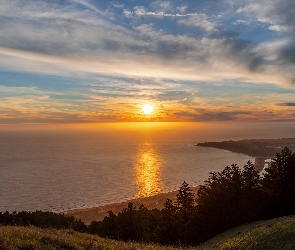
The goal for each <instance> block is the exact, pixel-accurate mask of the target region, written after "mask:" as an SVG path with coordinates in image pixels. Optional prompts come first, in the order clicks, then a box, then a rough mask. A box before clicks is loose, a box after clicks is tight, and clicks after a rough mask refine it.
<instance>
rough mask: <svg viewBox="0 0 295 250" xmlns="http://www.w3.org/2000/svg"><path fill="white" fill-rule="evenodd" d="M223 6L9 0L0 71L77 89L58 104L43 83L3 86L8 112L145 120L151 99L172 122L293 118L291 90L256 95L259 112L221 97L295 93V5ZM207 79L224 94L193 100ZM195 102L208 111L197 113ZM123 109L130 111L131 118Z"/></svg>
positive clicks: (2, 10)
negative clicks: (69, 83)
mask: <svg viewBox="0 0 295 250" xmlns="http://www.w3.org/2000/svg"><path fill="white" fill-rule="evenodd" d="M216 6H217V7H216ZM216 6H215V3H214V8H213V7H212V5H211V2H208V1H198V2H194V3H192V2H191V1H184V2H182V3H181V4H179V3H177V4H176V2H175V1H169V0H167V1H158V0H157V1H151V2H149V3H146V4H145V3H140V4H138V3H137V2H134V1H123V2H122V1H121V2H104V3H102V2H97V1H90V0H66V1H41V0H34V1H33V0H28V1H26V2H25V4H24V2H23V1H21V0H15V1H9V0H3V1H2V2H1V5H0V22H1V26H0V70H3V71H9V72H27V73H28V74H41V75H42V74H43V75H54V76H64V77H65V78H70V77H72V78H77V79H80V83H79V84H80V85H79V87H77V86H75V88H73V90H72V91H71V92H70V91H64V92H63V94H64V96H63V97H60V98H57V95H58V94H56V95H55V94H54V93H51V92H49V91H44V90H42V89H41V87H40V86H41V85H38V84H35V86H34V84H33V83H32V85H30V87H28V86H27V87H23V88H21V87H20V88H18V89H13V88H14V87H15V86H14V87H13V86H11V88H8V87H7V86H4V85H5V84H4V82H0V85H2V86H0V91H2V92H0V98H2V99H0V102H1V103H0V104H1V106H0V107H1V114H4V113H5V114H6V117H8V116H9V114H11V115H13V114H15V116H17V114H20V113H21V114H23V115H24V114H31V116H30V117H31V118H30V119H33V117H34V115H33V114H36V118H34V119H37V114H38V112H39V113H40V110H41V109H42V110H46V112H42V113H43V114H47V115H48V119H54V118H53V117H57V119H63V118H62V117H63V114H64V117H68V118H67V119H71V120H73V119H82V120H84V119H85V120H87V119H90V120H95V119H103V120H104V121H105V120H108V119H110V120H112V119H115V120H116V119H121V120H122V119H123V120H124V119H126V120H128V121H129V120H132V119H135V120H136V119H140V114H138V112H139V111H138V110H139V109H140V107H139V105H140V104H141V102H144V101H145V100H146V101H147V100H149V101H153V102H154V103H155V105H157V106H158V112H160V114H161V115H162V116H163V117H166V118H167V117H170V118H169V119H170V120H173V119H182V118H183V119H186V118H185V117H187V119H193V120H197V119H211V120H214V119H216V120H220V119H225V120H227V119H228V120H230V119H254V118H253V117H255V115H259V116H260V117H264V119H266V120H267V119H269V117H270V115H268V114H270V112H273V113H272V115H273V114H276V115H277V116H278V117H280V119H283V117H287V116H288V115H289V116H291V113H290V112H291V111H289V110H287V107H292V105H278V103H281V104H292V103H293V102H292V98H294V93H293V92H291V96H288V98H287V99H286V100H284V99H282V100H276V101H275V98H274V97H272V100H271V103H272V105H269V106H270V107H271V108H267V105H266V104H265V102H259V101H258V100H256V98H254V99H255V105H257V106H259V107H260V108H261V109H260V110H258V109H256V108H253V107H254V104H253V103H254V101H252V102H251V101H249V98H248V99H247V98H246V97H245V96H243V97H242V99H241V100H236V98H234V96H227V97H226V98H225V99H223V98H224V97H223V94H222V93H223V92H222V91H228V90H227V87H226V86H228V84H229V82H230V83H232V82H234V83H235V86H234V88H236V89H239V88H240V89H241V88H242V87H241V84H240V83H241V82H243V83H245V84H246V83H247V84H248V86H250V85H251V84H256V85H257V88H258V89H260V88H262V87H261V86H263V85H262V84H264V86H269V84H274V85H276V86H278V87H277V88H278V89H281V88H282V89H284V88H286V89H290V91H291V90H292V91H293V89H294V86H295V74H294V72H295V47H294V31H295V26H294V10H295V4H294V3H293V2H290V1H288V0H283V1H280V2H277V1H274V0H271V1H266V0H263V1H260V2H257V1H256V2H255V1H252V0H250V1H248V0H247V1H246V0H243V1H241V2H237V1H232V0H224V1H220V2H218V3H217V5H216ZM241 27H242V28H241ZM259 34H261V35H259ZM65 81H66V80H65ZM204 82H205V84H206V85H207V86H210V87H208V88H209V90H208V91H209V92H210V91H213V90H216V89H217V87H216V84H217V83H218V84H220V86H224V89H226V90H224V89H223V90H221V88H220V90H219V92H218V93H217V92H216V95H215V96H214V98H213V97H208V96H207V97H205V95H203V96H201V93H203V92H202V91H200V92H198V94H200V95H199V96H198V97H195V99H194V98H192V97H193V96H190V93H194V91H196V89H197V90H198V91H199V89H202V88H203V89H205V88H207V87H204V86H203V85H202V86H201V83H202V84H203V83H204ZM37 85H38V86H39V87H36V86H37ZM251 86H252V85H251ZM177 89H178V90H179V89H181V90H182V91H179V93H177ZM278 89H275V90H272V91H273V92H275V91H278ZM185 91H188V94H186V92H185ZM53 92H58V91H53ZM273 92H271V93H273ZM183 93H185V94H183ZM230 94H233V93H232V92H230ZM252 94H253V93H252ZM1 96H2V97H1ZM71 98H72V99H71ZM206 98H207V99H206ZM208 98H211V99H210V100H211V101H208ZM227 98H228V99H227ZM73 99H76V101H73ZM246 99H247V101H245V100H246ZM34 100H35V101H34ZM134 100H140V104H138V103H136V101H134ZM196 100H198V102H197V101H196ZM213 100H214V103H213ZM226 102H228V103H230V105H231V106H232V107H233V106H235V105H236V103H238V102H239V105H240V106H241V108H236V109H233V108H231V109H230V108H229V106H230V105H227V106H226V104H225V103H226ZM244 102H245V103H244ZM9 103H10V105H9ZM67 103H69V105H67ZM83 103H85V105H84V106H83ZM246 103H247V104H246ZM86 104H87V105H86ZM176 104H177V105H176ZM75 105H78V106H75ZM197 105H202V107H199V109H191V107H192V106H197ZM218 105H219V106H220V107H221V108H220V109H217V108H216V106H218ZM247 105H250V106H251V105H253V106H251V108H253V110H252V111H251V110H249V108H248V107H249V106H247ZM176 106H177V108H176ZM13 107H14V108H13ZM42 107H43V108H42ZM96 107H99V108H96ZM262 107H263V108H262ZM126 108H127V109H128V110H129V111H130V112H125V113H124V112H123V110H124V109H125V110H126ZM172 108H173V109H175V108H176V109H175V110H173V109H172ZM12 109H13V110H14V111H13V110H12ZM98 109H99V111H98ZM271 109H272V110H271ZM277 109H279V110H281V111H282V110H284V112H285V113H284V114H279V112H277V111H276V110H277ZM262 110H264V111H265V110H266V111H267V112H264V111H262ZM2 111H5V112H2ZM17 112H18V113H17ZM123 113H124V114H123ZM262 113H263V114H265V115H261V114H262ZM164 114H165V115H164ZM28 117H29V116H28ZM95 117H96V118H95ZM122 117H124V118H122ZM173 117H174V118H173ZM181 117H182V118H181ZM189 117H191V118H189ZM202 117H203V118H202ZM3 119H4V118H3ZM28 119H29V118H28ZM44 119H45V118H44ZM46 119H47V118H46ZM155 119H160V116H159V117H157V118H156V117H155Z"/></svg>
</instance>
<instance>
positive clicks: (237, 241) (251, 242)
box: [200, 216, 295, 250]
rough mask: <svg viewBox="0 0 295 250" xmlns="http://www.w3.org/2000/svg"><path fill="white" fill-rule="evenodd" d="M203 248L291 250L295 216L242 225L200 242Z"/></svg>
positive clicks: (293, 246)
mask: <svg viewBox="0 0 295 250" xmlns="http://www.w3.org/2000/svg"><path fill="white" fill-rule="evenodd" d="M200 249H202V250H204V249H210V250H211V249H212V250H218V249H223V250H226V249H239V250H244V249H247V250H251V249H253V250H258V249H272V250H293V249H295V216H286V217H281V218H276V219H272V220H266V221H259V222H253V223H250V224H246V225H242V226H239V227H236V228H233V229H231V230H228V231H226V232H224V233H222V234H219V235H217V236H216V237H214V238H212V239H211V240H209V241H207V242H205V243H204V244H202V247H201V248H200Z"/></svg>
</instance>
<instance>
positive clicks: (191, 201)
mask: <svg viewBox="0 0 295 250" xmlns="http://www.w3.org/2000/svg"><path fill="white" fill-rule="evenodd" d="M167 205H168V204H167ZM176 205H177V208H178V209H179V211H180V213H181V214H182V218H183V220H184V223H186V222H187V221H188V220H189V217H190V215H191V214H192V212H193V210H194V205H195V194H194V193H193V192H192V190H191V188H190V187H189V184H187V183H186V182H185V181H184V182H183V183H182V185H181V187H180V189H179V191H178V194H177V195H176Z"/></svg>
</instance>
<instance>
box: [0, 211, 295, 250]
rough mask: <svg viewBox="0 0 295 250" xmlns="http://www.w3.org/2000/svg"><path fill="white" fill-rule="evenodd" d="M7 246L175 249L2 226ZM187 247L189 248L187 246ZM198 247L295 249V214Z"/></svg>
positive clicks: (1, 244) (0, 235) (0, 241)
mask: <svg viewBox="0 0 295 250" xmlns="http://www.w3.org/2000/svg"><path fill="white" fill-rule="evenodd" d="M4 249H9V250H10V249H22V250H29V249H30V250H31V249H36V250H37V249H42V250H43V249H44V250H47V249H73V250H74V249H89V250H90V249H97V250H125V249H131V250H176V249H183V248H172V247H164V246H160V245H156V244H144V243H134V242H121V241H115V240H110V239H104V238H101V237H98V236H94V235H90V234H84V233H78V232H75V231H73V230H57V229H41V228H37V227H12V226H6V227H4V226H0V250H4ZM186 249H187V250H188V248H186ZM189 249H195V250H218V249H223V250H229V249H232V250H244V249H247V250H251V249H253V250H254V249H255V250H260V249H261V250H262V249H264V250H268V249H270V250H289V249H290V250H294V249H295V216H286V217H281V218H276V219H272V220H267V221H259V222H254V223H250V224H246V225H242V226H239V227H236V228H233V229H231V230H229V231H227V232H224V233H222V234H220V235H218V236H216V237H214V238H212V239H211V240H209V241H207V242H205V243H204V244H202V245H200V246H198V247H191V248H189Z"/></svg>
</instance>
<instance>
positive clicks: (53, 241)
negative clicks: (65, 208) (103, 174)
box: [0, 226, 176, 250]
mask: <svg viewBox="0 0 295 250" xmlns="http://www.w3.org/2000/svg"><path fill="white" fill-rule="evenodd" d="M0 249H1V250H4V249H7V250H8V249H9V250H10V249H35V250H49V249H51V250H52V249H71V250H74V249H77V250H78V249H81V250H82V249H89V250H90V249H93V250H94V249H97V250H127V249H132V250H173V249H174V250H175V249H176V248H172V247H163V246H159V245H155V244H143V243H132V242H121V241H115V240H110V239H104V238H101V237H98V236H94V235H91V234H84V233H78V232H75V231H73V230H57V229H41V228H37V227H13V226H6V227H4V226H0Z"/></svg>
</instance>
